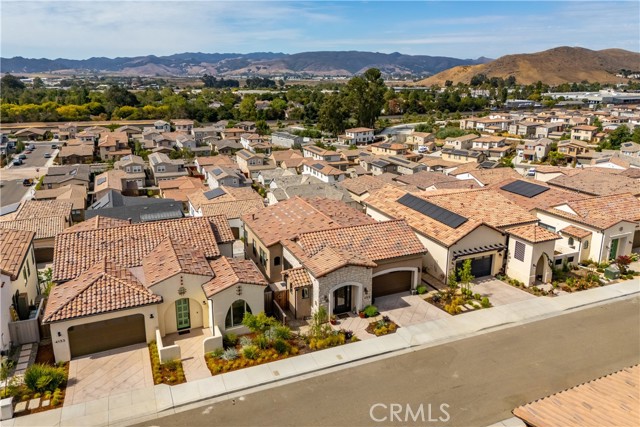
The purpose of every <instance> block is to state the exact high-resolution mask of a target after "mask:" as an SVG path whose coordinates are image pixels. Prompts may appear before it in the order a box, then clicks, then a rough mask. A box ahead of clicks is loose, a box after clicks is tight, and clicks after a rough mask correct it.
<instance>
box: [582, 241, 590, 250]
mask: <svg viewBox="0 0 640 427" xmlns="http://www.w3.org/2000/svg"><path fill="white" fill-rule="evenodd" d="M582 249H589V241H588V240H585V241H584V243H583V244H582Z"/></svg>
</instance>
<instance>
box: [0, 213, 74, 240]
mask: <svg viewBox="0 0 640 427" xmlns="http://www.w3.org/2000/svg"><path fill="white" fill-rule="evenodd" d="M67 225H69V224H68V222H67V220H66V219H65V218H64V217H62V216H49V217H44V218H31V219H16V220H13V221H0V228H4V229H11V230H24V231H33V232H34V233H36V237H35V238H36V239H48V238H51V237H55V236H56V235H58V234H60V233H62V232H63V231H64V229H65V227H67Z"/></svg>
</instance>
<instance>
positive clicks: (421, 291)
mask: <svg viewBox="0 0 640 427" xmlns="http://www.w3.org/2000/svg"><path fill="white" fill-rule="evenodd" d="M416 292H417V293H418V295H422V294H426V293H427V287H426V286H418V287H417V288H416Z"/></svg>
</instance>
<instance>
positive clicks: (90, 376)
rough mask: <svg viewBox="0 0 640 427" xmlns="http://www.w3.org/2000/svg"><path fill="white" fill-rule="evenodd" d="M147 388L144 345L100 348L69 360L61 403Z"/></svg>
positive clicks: (150, 383)
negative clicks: (63, 396) (109, 348)
mask: <svg viewBox="0 0 640 427" xmlns="http://www.w3.org/2000/svg"><path fill="white" fill-rule="evenodd" d="M147 387H153V376H152V374H151V358H150V357H149V348H148V347H147V344H134V345H130V346H127V347H121V348H117V349H114V350H108V351H103V352H102V353H95V354H90V355H88V356H83V357H79V358H77V359H73V360H71V362H69V381H68V383H67V391H66V394H65V398H64V406H65V407H67V406H71V405H76V404H78V403H82V402H88V401H90V400H96V399H107V400H108V397H109V396H110V395H112V394H119V393H123V392H125V391H129V390H137V389H142V388H147Z"/></svg>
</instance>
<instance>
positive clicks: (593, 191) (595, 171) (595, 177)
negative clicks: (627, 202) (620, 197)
mask: <svg viewBox="0 0 640 427" xmlns="http://www.w3.org/2000/svg"><path fill="white" fill-rule="evenodd" d="M578 171H579V172H577V173H575V174H573V175H571V176H565V175H560V176H558V177H555V178H553V179H552V180H550V181H548V182H547V183H548V184H549V185H553V186H556V187H561V188H565V189H568V190H573V191H579V192H581V193H585V194H589V195H592V196H607V195H612V194H622V193H631V194H633V195H634V196H637V195H639V194H640V182H639V181H637V180H635V179H633V178H630V177H627V176H624V175H618V174H612V173H609V172H608V171H606V170H603V169H602V168H587V169H579V170H578Z"/></svg>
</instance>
